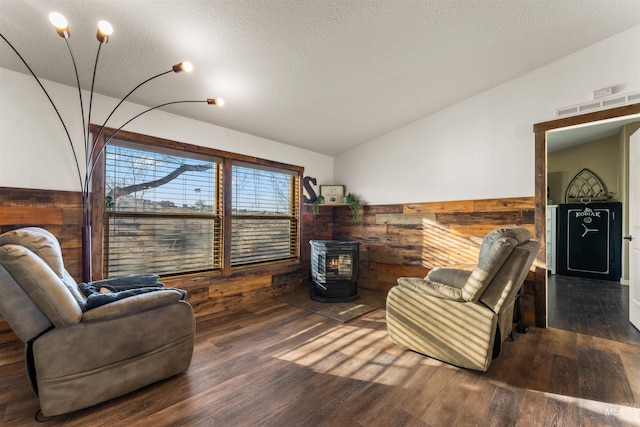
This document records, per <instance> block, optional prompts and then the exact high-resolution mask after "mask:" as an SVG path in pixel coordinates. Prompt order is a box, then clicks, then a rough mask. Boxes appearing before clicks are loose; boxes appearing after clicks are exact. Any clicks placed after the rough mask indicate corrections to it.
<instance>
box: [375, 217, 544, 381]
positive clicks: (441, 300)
mask: <svg viewBox="0 0 640 427" xmlns="http://www.w3.org/2000/svg"><path fill="white" fill-rule="evenodd" d="M530 237H531V235H530V233H529V231H528V230H526V229H525V228H521V227H515V228H501V229H498V230H494V231H492V232H491V233H489V234H488V235H487V236H486V237H485V238H484V240H483V242H482V245H481V247H480V256H479V259H478V264H477V266H476V267H475V268H474V269H473V270H462V269H457V268H451V267H443V268H434V269H433V270H431V271H430V272H429V274H428V275H427V277H425V278H424V279H420V278H413V277H401V278H399V279H398V284H397V285H396V286H394V287H393V288H392V289H391V290H390V291H389V294H388V296H387V329H388V331H389V336H390V337H391V339H392V341H394V342H395V343H397V344H400V345H402V346H404V347H406V348H408V349H410V350H414V351H416V352H418V353H422V354H425V355H427V356H431V357H433V358H435V359H438V360H441V361H444V362H447V363H450V364H452V365H456V366H459V367H463V368H469V369H476V370H480V371H486V370H487V369H488V368H489V365H490V363H491V360H492V359H494V358H495V357H498V356H499V354H500V351H501V345H502V341H503V340H504V339H505V338H506V337H507V336H508V335H509V334H510V333H511V329H512V327H513V311H514V302H515V297H516V294H517V292H518V290H519V289H520V287H521V286H522V284H523V282H524V279H525V278H526V275H527V272H528V271H529V269H530V268H531V265H532V263H533V260H534V258H535V256H536V253H537V252H538V248H539V244H538V242H536V241H533V240H530Z"/></svg>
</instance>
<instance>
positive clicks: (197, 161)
mask: <svg viewBox="0 0 640 427" xmlns="http://www.w3.org/2000/svg"><path fill="white" fill-rule="evenodd" d="M218 172H219V163H218V162H217V161H216V159H212V158H203V156H199V155H190V153H183V152H179V151H174V152H169V151H167V150H155V151H154V150H153V149H152V148H147V147H146V146H145V147H142V146H140V147H137V146H136V145H134V144H131V143H127V142H115V143H113V142H112V143H111V144H110V145H109V146H108V147H107V149H106V164H105V217H106V218H105V223H106V224H105V225H107V227H106V229H105V234H106V238H105V244H106V245H107V248H106V251H105V252H106V254H107V262H106V266H107V275H108V276H110V277H111V276H121V275H126V274H133V273H139V272H141V271H144V272H153V273H156V274H172V273H185V272H191V271H200V270H208V269H217V268H220V265H221V259H222V257H221V244H220V242H221V223H222V221H221V217H220V211H221V209H220V207H221V201H220V200H219V193H220V191H219V185H218V184H219V182H218V181H219V175H220V174H219V173H218Z"/></svg>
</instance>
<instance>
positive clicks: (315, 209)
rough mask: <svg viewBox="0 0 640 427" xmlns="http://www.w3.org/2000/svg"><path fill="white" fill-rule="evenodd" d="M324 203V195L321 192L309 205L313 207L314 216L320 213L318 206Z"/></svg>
mask: <svg viewBox="0 0 640 427" xmlns="http://www.w3.org/2000/svg"><path fill="white" fill-rule="evenodd" d="M323 203H324V196H323V195H322V194H321V195H319V196H318V197H316V199H315V200H314V201H313V202H311V203H309V206H310V207H311V214H312V215H313V216H314V218H315V216H316V215H318V206H319V205H321V204H323Z"/></svg>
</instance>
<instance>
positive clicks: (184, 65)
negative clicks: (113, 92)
mask: <svg viewBox="0 0 640 427" xmlns="http://www.w3.org/2000/svg"><path fill="white" fill-rule="evenodd" d="M49 21H50V22H51V23H52V24H53V26H54V27H55V29H56V32H57V33H58V35H59V36H60V37H62V38H63V39H64V40H65V42H66V44H67V48H68V50H69V55H70V57H71V62H72V63H73V69H74V71H75V75H76V83H77V87H78V98H79V102H80V112H81V114H82V127H83V139H84V150H85V151H84V159H80V157H79V156H78V153H77V152H76V150H75V147H74V145H73V141H72V139H71V135H70V134H69V130H68V128H67V125H66V124H65V122H64V120H63V119H62V116H61V115H60V112H59V111H58V108H57V107H56V105H55V103H54V102H53V99H52V98H51V96H50V95H49V93H48V92H47V90H46V89H45V87H44V86H43V85H42V82H41V81H40V79H39V78H38V77H37V76H36V74H35V73H34V72H33V70H32V69H31V67H30V66H29V64H28V63H27V61H26V60H25V59H24V58H23V57H22V55H21V54H20V52H18V50H17V49H16V48H15V47H14V46H13V44H11V42H9V40H7V38H6V37H5V36H4V35H3V34H1V33H0V37H2V39H3V40H4V41H5V42H6V43H7V44H8V45H9V47H11V49H12V50H13V51H14V52H15V53H16V55H18V57H19V58H20V60H21V61H22V63H23V64H24V65H25V66H26V67H27V69H28V70H29V73H31V75H32V76H33V78H34V79H35V80H36V81H37V82H38V85H39V86H40V88H41V89H42V91H43V92H44V94H45V95H46V97H47V99H48V100H49V102H50V103H51V106H52V107H53V109H54V110H55V112H56V114H57V115H58V119H60V123H61V124H62V127H63V128H64V131H65V133H66V135H67V139H68V140H69V146H70V147H71V151H72V153H73V157H74V160H75V162H76V168H77V171H78V180H79V182H80V191H81V194H82V280H83V281H84V282H89V281H91V280H92V271H91V204H90V197H89V188H90V182H91V178H92V176H93V171H94V169H95V166H96V164H97V162H98V159H99V158H100V157H101V155H102V154H103V153H104V150H105V148H106V146H107V144H108V143H109V141H110V140H111V138H113V137H114V136H115V135H116V134H117V133H118V132H119V131H120V130H122V128H124V127H125V126H126V125H127V124H129V123H130V122H131V121H133V120H135V119H136V118H138V117H140V116H141V115H143V114H146V113H148V112H149V111H152V110H156V109H158V108H162V107H165V106H168V105H172V104H184V103H206V104H208V105H217V106H220V107H221V106H223V105H224V100H223V99H222V98H207V99H204V100H180V101H171V102H165V103H163V104H160V105H156V106H155V107H151V108H148V109H146V110H144V111H142V112H141V113H138V114H136V115H135V116H133V117H131V118H130V119H129V120H127V121H125V122H124V123H123V124H122V125H121V126H120V127H119V128H118V129H117V130H116V131H115V132H113V133H112V134H111V135H109V137H108V138H105V140H104V142H102V143H100V144H98V141H99V138H100V136H101V135H102V132H103V131H104V128H105V126H106V125H107V122H108V121H109V119H110V118H111V116H112V115H113V113H115V111H116V110H117V109H118V107H120V105H122V103H123V102H124V101H125V100H126V99H127V98H128V97H129V96H130V95H131V94H132V93H133V92H135V91H136V90H137V89H138V88H140V87H141V86H143V85H144V84H146V83H148V82H150V81H152V80H154V79H156V78H158V77H161V76H164V75H166V74H169V73H179V72H182V71H184V72H187V73H188V72H190V71H192V70H193V66H192V65H191V63H190V62H180V63H178V64H176V65H173V66H172V67H171V69H169V70H166V71H163V72H161V73H159V74H156V75H154V76H152V77H149V78H148V79H146V80H144V81H142V82H141V83H139V84H138V85H137V86H135V87H134V88H133V89H131V91H129V93H127V94H126V95H125V96H124V97H123V98H122V99H121V100H120V102H118V104H117V105H116V106H115V107H114V108H113V110H111V112H110V113H109V115H108V116H107V118H106V119H105V121H104V123H103V124H102V125H101V126H100V128H99V131H98V132H97V133H96V135H95V136H94V137H93V138H92V135H91V132H90V124H91V107H92V104H93V93H94V83H95V81H96V71H97V69H98V59H99V58H100V49H101V48H102V45H103V44H106V43H108V41H109V37H111V35H112V34H113V27H112V26H111V24H109V23H108V22H107V21H100V22H99V23H98V30H97V34H96V38H97V39H98V42H99V44H98V51H97V53H96V59H95V64H94V68H93V77H92V79H91V92H90V96H89V106H88V107H89V108H88V112H87V115H86V120H85V112H84V101H83V97H82V90H81V87H80V78H79V76H78V68H77V66H76V61H75V57H74V56H73V51H72V49H71V44H70V43H69V38H70V37H71V30H70V27H69V23H68V22H67V19H66V18H65V17H64V16H63V15H62V14H60V13H57V12H53V13H51V14H50V15H49ZM81 160H82V161H84V166H85V173H84V176H83V175H82V172H81V168H80V161H81Z"/></svg>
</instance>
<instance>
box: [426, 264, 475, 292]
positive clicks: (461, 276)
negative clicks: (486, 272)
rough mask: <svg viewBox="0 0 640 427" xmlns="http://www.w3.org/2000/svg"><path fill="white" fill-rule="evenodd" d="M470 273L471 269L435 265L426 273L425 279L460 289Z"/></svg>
mask: <svg viewBox="0 0 640 427" xmlns="http://www.w3.org/2000/svg"><path fill="white" fill-rule="evenodd" d="M471 273H472V271H471V270H463V269H461V268H454V267H436V268H434V269H433V270H431V271H430V272H429V274H427V277H426V279H427V280H431V281H433V282H440V283H444V284H447V285H449V286H453V287H455V288H459V289H462V287H463V286H464V285H465V284H466V283H467V280H469V277H470V276H471Z"/></svg>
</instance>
